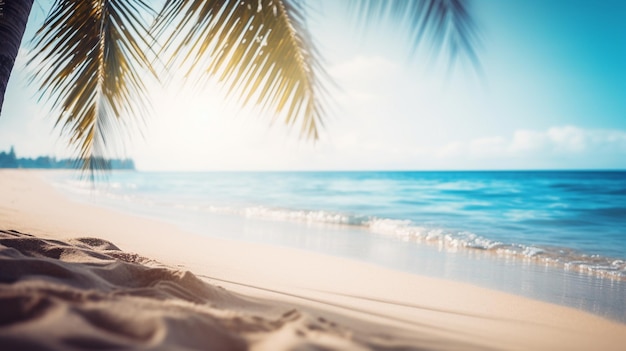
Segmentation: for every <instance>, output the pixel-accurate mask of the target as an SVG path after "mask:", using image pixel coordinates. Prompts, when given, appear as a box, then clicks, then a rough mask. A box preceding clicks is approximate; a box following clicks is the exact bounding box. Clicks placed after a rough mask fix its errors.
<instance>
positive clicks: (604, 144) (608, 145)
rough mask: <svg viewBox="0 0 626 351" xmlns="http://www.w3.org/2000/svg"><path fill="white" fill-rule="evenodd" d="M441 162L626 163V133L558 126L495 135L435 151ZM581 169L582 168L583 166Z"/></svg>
mask: <svg viewBox="0 0 626 351" xmlns="http://www.w3.org/2000/svg"><path fill="white" fill-rule="evenodd" d="M433 154H434V155H436V158H438V159H455V158H471V159H502V160H506V159H511V158H515V159H528V160H533V159H535V160H539V159H548V158H551V157H553V158H558V157H563V158H577V157H578V158H580V160H581V161H585V160H587V161H589V160H593V159H594V158H597V159H603V158H615V157H624V159H625V160H626V131H624V130H612V129H584V128H580V127H576V126H559V127H552V128H549V129H547V130H526V129H520V130H516V131H515V132H513V134H512V136H510V137H502V136H492V137H483V138H476V139H472V140H469V141H455V142H451V143H448V144H446V145H444V146H442V147H439V148H437V149H436V150H434V152H433ZM581 167H582V166H581Z"/></svg>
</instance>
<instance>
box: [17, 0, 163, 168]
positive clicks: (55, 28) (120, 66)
mask: <svg viewBox="0 0 626 351" xmlns="http://www.w3.org/2000/svg"><path fill="white" fill-rule="evenodd" d="M146 11H151V10H150V7H149V6H148V5H147V4H146V3H145V2H144V1H142V0H125V1H124V0H91V1H87V0H57V1H56V2H55V3H54V5H53V8H52V10H51V12H50V13H49V15H48V16H47V18H46V20H45V22H44V24H43V25H42V27H41V29H39V31H38V32H37V36H36V38H35V54H34V56H33V57H32V58H31V60H30V61H29V64H34V63H36V64H37V65H38V66H39V69H38V71H37V72H36V73H35V74H34V75H33V79H34V80H36V81H38V82H39V83H40V91H41V96H42V97H44V96H46V97H47V99H48V100H49V101H51V102H52V107H53V108H54V109H55V110H58V111H60V114H59V116H58V118H57V120H56V125H58V126H61V129H62V132H64V133H68V134H69V136H70V141H69V143H70V145H72V146H74V147H75V148H76V149H77V151H78V158H79V160H80V162H81V163H82V167H83V169H85V170H91V171H93V170H97V169H102V168H106V167H107V164H106V162H105V161H104V157H106V154H107V152H109V151H111V149H112V148H111V147H112V146H116V145H119V141H120V140H119V136H120V135H121V134H122V132H124V131H127V130H128V128H129V126H130V125H132V124H133V123H135V122H136V118H137V117H138V116H139V117H142V116H145V115H146V112H147V110H148V106H149V105H148V104H147V101H146V100H147V99H146V95H145V92H146V85H145V83H144V78H143V77H144V76H143V74H142V73H143V72H142V71H143V70H144V69H145V70H147V71H148V72H151V73H152V74H153V75H154V76H156V73H155V72H154V70H153V68H152V66H151V64H150V59H149V58H148V57H147V56H146V53H145V52H146V48H148V47H149V46H150V44H151V43H152V40H151V39H150V38H151V37H150V35H149V31H148V27H147V26H146V25H145V24H144V20H143V18H142V16H143V14H145V13H146ZM92 174H93V172H92Z"/></svg>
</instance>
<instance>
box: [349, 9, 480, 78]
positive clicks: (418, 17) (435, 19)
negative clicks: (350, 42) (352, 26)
mask: <svg viewBox="0 0 626 351" xmlns="http://www.w3.org/2000/svg"><path fill="white" fill-rule="evenodd" d="M468 3H469V1H468V0H351V1H350V3H349V8H350V9H351V10H354V13H355V14H356V19H357V20H359V21H360V22H361V25H365V24H366V23H367V24H371V23H372V22H380V21H381V20H389V19H393V22H394V23H396V24H397V25H399V26H401V27H405V28H403V29H408V31H407V33H409V39H410V41H411V44H412V45H411V54H413V53H415V51H416V50H417V48H418V46H419V45H420V44H421V43H422V42H423V41H424V39H426V40H427V41H429V42H430V43H431V44H432V49H433V52H434V53H435V54H438V53H440V52H441V51H442V50H443V49H444V46H445V47H447V52H448V54H449V55H450V63H451V64H453V63H454V62H455V61H456V60H457V59H459V56H461V55H462V56H465V57H466V58H468V59H469V60H470V61H471V63H472V64H473V65H474V66H475V67H476V68H480V62H479V59H478V55H477V53H476V48H477V46H478V45H479V43H480V38H479V35H478V31H477V27H476V24H475V23H474V21H473V19H472V16H471V15H470V11H469V5H468Z"/></svg>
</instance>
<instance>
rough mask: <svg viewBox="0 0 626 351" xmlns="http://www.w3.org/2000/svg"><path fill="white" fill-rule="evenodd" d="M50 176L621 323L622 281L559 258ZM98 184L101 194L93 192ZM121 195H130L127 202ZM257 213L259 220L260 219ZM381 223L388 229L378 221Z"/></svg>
mask: <svg viewBox="0 0 626 351" xmlns="http://www.w3.org/2000/svg"><path fill="white" fill-rule="evenodd" d="M56 174H58V173H57V172H54V173H52V174H50V173H43V175H45V176H46V177H45V180H46V181H47V182H48V183H50V184H52V185H53V186H54V187H55V188H56V189H58V190H59V191H61V192H62V193H63V194H64V195H65V196H67V197H69V198H70V199H73V200H74V201H78V202H80V203H85V204H86V205H95V206H99V207H104V208H108V209H111V210H113V211H121V212H124V213H129V214H133V215H137V216H141V217H145V218H151V219H155V220H161V221H167V222H169V223H171V224H173V225H176V226H178V228H181V229H184V230H186V231H189V232H191V233H194V234H196V235H200V236H211V237H217V238H222V239H226V240H238V241H241V242H245V243H250V242H252V243H260V244H262V245H270V246H280V247H287V248H294V249H298V250H304V251H307V252H317V253H320V254H323V255H331V256H335V257H340V258H347V259H352V260H357V261H359V262H365V263H367V264H373V265H376V266H379V267H385V268H388V269H391V270H396V271H401V272H406V273H409V274H415V275H418V276H428V277H433V278H440V279H446V280H453V281H457V282H464V283H469V284H472V285H476V286H479V287H484V288H487V289H495V290H498V291H503V292H507V293H512V294H514V295H518V296H524V297H527V298H531V299H537V300H540V301H544V302H548V303H555V304H558V305H562V306H568V307H573V308H576V309H581V310H584V311H587V312H591V313H593V314H596V315H599V316H601V317H604V318H609V319H612V320H615V321H618V322H621V323H626V305H624V301H623V300H624V298H623V296H626V284H625V281H623V280H619V277H620V276H623V272H621V271H620V270H617V271H614V273H617V274H616V275H610V276H607V275H604V274H597V273H599V272H598V271H597V270H594V271H592V272H590V271H581V270H579V269H576V267H570V268H569V269H568V268H567V266H564V263H563V262H561V261H560V260H557V261H556V262H553V261H551V260H549V259H548V258H547V257H544V255H543V254H539V255H538V256H532V257H526V256H525V255H523V254H521V253H520V254H519V255H515V254H506V255H502V252H501V251H502V250H504V251H507V250H506V249H503V248H502V246H496V247H495V248H493V249H487V248H485V249H478V248H474V247H465V246H464V245H462V242H461V243H459V242H457V241H455V240H453V238H449V237H448V236H445V237H442V236H441V235H437V236H436V238H435V240H434V242H432V241H431V242H428V241H427V242H424V241H423V240H411V238H410V236H403V237H397V236H396V235H389V234H388V233H387V234H385V233H379V232H377V231H376V230H375V229H376V228H370V227H368V226H366V225H362V226H359V225H346V224H341V223H338V221H337V218H335V217H334V216H335V214H333V213H330V214H329V213H324V212H311V213H310V212H307V211H298V210H286V209H285V210H281V209H272V208H265V207H261V210H259V208H258V207H254V206H252V207H243V208H230V210H228V209H227V210H225V208H222V207H219V205H218V206H217V208H213V207H209V210H206V209H204V208H202V207H200V206H198V205H197V204H194V203H192V204H185V203H184V202H183V203H177V202H174V203H172V202H167V201H168V199H167V198H166V199H164V200H163V201H165V202H163V203H160V200H159V199H158V198H154V197H152V196H142V195H144V194H142V193H141V192H140V193H135V192H132V191H131V192H130V193H128V194H129V195H125V193H124V192H119V191H117V189H119V187H121V188H122V189H123V188H124V186H126V185H127V184H125V183H124V182H123V180H120V179H118V178H117V176H116V175H112V176H111V179H110V181H111V182H112V183H111V186H112V188H109V187H108V185H107V184H98V185H97V186H96V189H95V192H92V191H93V190H90V188H89V187H85V186H84V185H85V184H79V187H78V188H75V187H74V186H77V184H74V181H72V180H71V179H70V180H69V182H70V183H69V184H68V183H66V182H67V181H68V179H67V177H65V176H62V177H57V175H56ZM116 174H117V173H116ZM136 176H137V177H138V178H139V179H138V180H140V179H144V178H149V177H146V176H145V175H136ZM122 179H123V177H122ZM144 180H145V181H150V180H149V179H144ZM133 184H134V183H133ZM166 184H167V183H166ZM68 185H69V186H68ZM100 185H102V186H103V188H104V192H100V189H99V187H100ZM152 185H153V186H154V184H152ZM126 196H131V199H130V200H129V199H127V198H126ZM135 196H137V197H135ZM155 202H156V203H157V204H156V205H155ZM172 204H174V205H172ZM248 210H250V211H248ZM285 211H287V213H286V214H287V216H286V217H285ZM259 212H260V214H265V216H259ZM268 212H269V213H268ZM277 214H278V217H276V215H277ZM307 214H313V217H314V218H313V219H316V218H317V219H319V218H318V217H319V216H322V217H323V218H326V217H324V216H331V217H332V218H334V219H335V222H332V223H328V222H325V221H316V220H313V221H307V220H303V219H307V218H309V217H308V215H307ZM290 215H291V216H290ZM339 216H341V214H339ZM391 221H392V222H393V223H395V222H394V221H393V220H391ZM339 222H340V221H339ZM381 222H382V224H388V223H386V222H385V220H382V221H381ZM393 223H391V224H393ZM409 229H410V228H409ZM437 238H439V239H446V240H443V241H442V240H438V239H437ZM417 239H419V238H417ZM448 239H449V240H448ZM509 246H510V245H509ZM553 250H556V248H553ZM563 250H564V251H563V252H565V253H571V252H572V250H570V249H565V248H564V249H563ZM548 252H550V250H548ZM568 256H570V257H568V258H569V259H571V258H574V259H575V257H572V255H571V254H568ZM546 260H547V261H546ZM598 260H599V258H597V257H594V256H590V257H587V259H586V261H579V264H578V265H579V266H586V265H588V264H589V263H590V261H596V262H597V261H598ZM620 262H622V261H620ZM609 278H610V279H609Z"/></svg>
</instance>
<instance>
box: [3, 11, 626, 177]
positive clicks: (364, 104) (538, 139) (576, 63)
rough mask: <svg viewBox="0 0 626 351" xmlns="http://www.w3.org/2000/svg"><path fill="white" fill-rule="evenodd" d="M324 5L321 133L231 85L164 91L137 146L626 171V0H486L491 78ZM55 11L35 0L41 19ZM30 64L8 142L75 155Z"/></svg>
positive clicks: (189, 165)
mask: <svg viewBox="0 0 626 351" xmlns="http://www.w3.org/2000/svg"><path fill="white" fill-rule="evenodd" d="M42 7H45V4H44V6H42ZM318 11H319V12H317V13H315V14H312V16H311V23H310V27H311V31H312V33H313V35H314V37H315V38H316V40H317V42H318V43H319V45H320V49H321V51H322V53H323V54H324V58H325V61H326V67H327V68H328V71H329V72H330V74H331V75H332V77H333V78H334V79H335V80H336V81H337V82H338V85H339V87H340V89H339V90H337V91H335V92H334V93H333V96H334V99H335V104H334V114H333V115H331V116H329V117H328V118H327V119H326V127H325V129H324V130H323V132H322V138H321V140H320V141H318V142H317V143H315V144H313V143H310V142H305V141H302V140H299V139H298V133H297V131H296V130H293V131H290V130H288V129H287V128H284V127H282V126H281V125H279V124H276V125H274V126H272V127H269V122H268V120H267V119H263V118H260V117H257V116H256V115H255V114H254V111H252V110H250V109H243V110H241V109H237V108H235V107H233V106H229V105H225V104H224V103H223V102H222V99H221V98H220V92H219V91H218V90H217V88H211V87H209V88H208V89H207V90H206V91H201V92H198V91H193V90H192V89H191V88H181V87H164V88H161V87H155V88H154V92H153V96H154V100H155V110H156V111H157V113H156V114H155V116H153V117H152V118H150V120H148V121H146V127H145V128H144V131H143V136H141V135H140V134H139V133H136V132H134V133H131V137H130V140H129V142H128V143H127V145H126V149H127V151H126V152H127V155H128V156H131V157H133V158H135V160H136V163H137V165H138V167H139V168H140V169H160V170H245V169H254V170H259V169H260V170H265V169H279V170H284V169H295V170H303V169H315V170H320V169H321V170H324V169H417V170H420V169H563V168H567V169H572V168H576V169H579V168H585V169H587V168H626V26H624V25H623V23H625V22H626V2H624V1H619V0H615V1H611V0H603V1H591V0H588V1H583V0H567V1H566V0H548V1H545V0H523V1H522V0H520V1H513V0H511V1H488V0H482V1H473V2H472V12H473V14H474V17H475V19H476V21H477V22H478V25H479V28H480V33H481V36H482V39H483V40H482V45H481V47H480V48H479V54H480V59H481V63H482V66H483V69H484V74H483V76H482V78H479V77H477V75H476V74H475V71H474V70H473V69H472V67H471V66H469V65H457V66H456V67H455V69H454V71H452V72H449V71H448V70H447V66H446V65H445V64H442V63H441V62H434V63H433V62H431V61H430V60H429V53H428V52H426V51H425V50H423V51H419V52H418V54H417V55H416V56H414V57H412V59H411V60H408V50H407V46H408V41H407V40H406V37H404V36H403V35H402V32H401V31H399V30H398V29H397V28H395V27H394V26H393V25H390V24H389V25H382V26H377V27H376V28H370V29H369V30H366V31H360V30H359V28H358V27H357V26H355V25H354V24H353V23H351V22H350V21H349V18H350V16H349V14H347V13H346V12H345V11H344V10H343V9H342V7H341V6H339V5H337V2H334V1H330V0H329V1H323V2H321V6H320V8H319V10H318ZM43 15H44V12H43V10H42V9H41V8H40V7H38V6H37V5H35V8H34V13H33V16H32V18H31V24H34V23H35V22H37V21H39V20H41V19H42V18H43ZM34 27H35V26H31V28H29V32H30V33H31V34H32V32H33V30H34V29H35V28H34ZM25 44H26V43H25ZM23 46H25V48H28V45H23ZM25 52H26V50H24V53H25ZM19 61H20V62H18V66H17V67H16V70H15V71H14V73H13V76H12V79H11V81H10V85H9V88H8V92H7V96H6V98H5V106H4V108H3V114H2V117H0V150H3V149H4V150H6V149H8V148H9V147H10V146H11V145H14V146H15V148H16V151H17V153H18V155H22V156H36V155H41V154H56V155H59V156H63V155H68V154H69V151H68V150H67V148H66V147H65V140H64V139H61V138H59V131H58V130H53V120H52V118H51V116H50V113H49V111H47V109H46V106H45V105H44V104H42V103H40V102H38V101H37V94H36V89H34V87H29V86H28V85H27V82H26V72H25V69H24V68H23V61H24V60H23V57H22V58H20V60H19ZM450 73H451V74H450Z"/></svg>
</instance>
